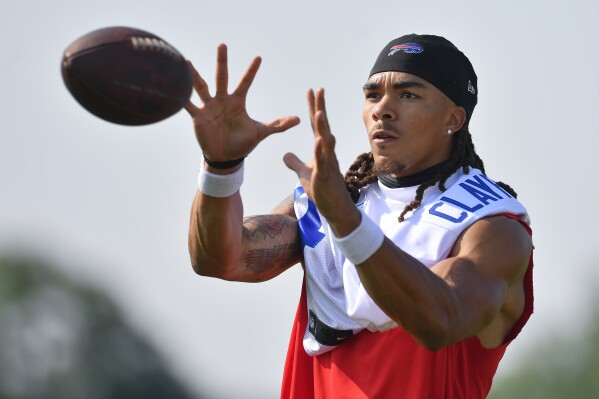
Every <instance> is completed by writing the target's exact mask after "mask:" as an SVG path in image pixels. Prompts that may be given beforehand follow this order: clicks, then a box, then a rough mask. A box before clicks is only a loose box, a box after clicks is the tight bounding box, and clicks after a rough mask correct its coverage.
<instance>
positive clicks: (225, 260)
mask: <svg viewBox="0 0 599 399" xmlns="http://www.w3.org/2000/svg"><path fill="white" fill-rule="evenodd" d="M242 231H243V204H242V201H241V196H240V194H239V192H237V193H235V194H233V195H231V196H229V197H224V198H215V197H210V196H207V195H205V194H203V193H202V192H201V191H198V192H197V193H196V196H195V198H194V201H193V205H192V210H191V220H190V226H189V252H190V257H191V262H192V265H193V268H194V270H195V271H196V273H198V274H201V275H207V276H212V277H220V278H228V276H229V275H230V273H231V271H232V270H235V269H236V268H237V267H239V265H240V263H241V262H242V258H243V256H242Z"/></svg>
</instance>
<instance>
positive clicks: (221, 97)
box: [185, 44, 300, 162]
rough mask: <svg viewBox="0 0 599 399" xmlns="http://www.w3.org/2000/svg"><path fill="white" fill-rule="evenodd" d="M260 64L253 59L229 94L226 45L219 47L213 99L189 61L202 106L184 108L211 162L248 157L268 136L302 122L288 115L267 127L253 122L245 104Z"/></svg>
mask: <svg viewBox="0 0 599 399" xmlns="http://www.w3.org/2000/svg"><path fill="white" fill-rule="evenodd" d="M260 63H261V58H260V57H256V58H254V60H253V61H252V63H251V64H250V66H249V68H248V69H247V71H246V72H245V74H244V76H243V78H242V79H241V81H240V82H239V85H238V86H237V88H236V89H235V91H234V92H233V93H231V94H229V93H228V80H229V72H228V67H227V46H226V45H224V44H221V45H219V46H218V48H217V64H216V93H215V95H214V96H211V95H210V92H209V90H208V85H207V84H206V82H205V81H204V79H202V77H201V76H200V74H199V73H198V71H196V70H195V68H194V67H193V65H192V64H191V62H189V67H190V68H191V72H192V74H193V78H194V88H195V91H196V92H197V93H198V96H199V97H200V100H201V101H202V105H201V106H199V107H198V106H196V105H194V104H193V103H192V102H191V101H189V102H188V103H187V104H186V105H185V109H186V110H187V112H188V113H189V115H191V117H192V120H193V125H194V130H195V134H196V138H197V140H198V143H199V144H200V147H201V148H202V151H203V152H204V155H205V156H206V158H208V159H209V160H210V161H215V162H223V161H231V160H234V159H238V158H242V157H245V156H247V155H248V154H249V153H250V152H251V151H252V150H253V149H254V148H255V147H256V146H257V145H258V143H260V141H262V140H264V139H265V138H266V137H268V136H269V135H271V134H273V133H280V132H283V131H285V130H287V129H289V128H291V127H293V126H296V125H297V124H299V122H300V120H299V118H298V117H297V116H286V117H282V118H278V119H275V120H274V121H272V122H270V123H268V124H264V123H261V122H258V121H255V120H253V119H252V118H250V117H249V115H248V114H247V111H246V105H245V101H246V97H247V93H248V90H249V88H250V86H251V85H252V82H253V81H254V77H255V76H256V73H257V72H258V68H259V67H260Z"/></svg>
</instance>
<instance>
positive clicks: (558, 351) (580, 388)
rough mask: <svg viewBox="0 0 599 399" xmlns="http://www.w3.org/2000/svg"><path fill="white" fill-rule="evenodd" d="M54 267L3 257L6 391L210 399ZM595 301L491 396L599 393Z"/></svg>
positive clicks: (103, 301) (0, 371) (101, 300)
mask: <svg viewBox="0 0 599 399" xmlns="http://www.w3.org/2000/svg"><path fill="white" fill-rule="evenodd" d="M58 270H59V269H58V268H56V267H55V265H52V264H50V263H48V262H46V261H44V260H42V259H40V258H36V257H32V256H31V255H20V254H4V255H0V398H2V399H5V398H6V399H21V398H22V399H29V398H31V399H33V398H62V399H71V398H72V399H79V398H86V399H94V398H98V399H101V398H115V399H116V398H128V399H129V398H140V399H141V398H149V399H152V398H171V399H179V398H180V399H184V398H192V397H195V398H200V397H209V396H207V395H206V396H198V395H201V394H200V393H197V392H195V393H194V394H190V392H192V390H191V389H189V388H188V387H186V386H185V385H184V383H183V382H181V381H179V380H178V379H177V378H176V377H174V376H173V373H172V372H171V371H170V370H169V368H168V365H167V364H166V363H165V362H163V360H162V359H161V355H160V353H158V351H157V350H156V349H155V348H153V347H152V346H151V345H150V344H149V343H148V342H147V340H145V339H144V337H143V335H141V334H140V333H139V332H136V331H134V330H133V328H132V327H131V326H129V325H127V323H126V321H125V320H124V318H123V317H122V316H121V313H120V311H119V309H118V308H117V307H116V305H115V303H114V302H113V301H112V300H111V299H110V298H109V296H108V295H107V294H105V293H102V292H101V291H100V290H99V289H98V288H92V287H90V286H89V285H88V284H87V283H82V282H78V281H73V280H72V279H69V278H67V277H66V276H65V275H64V274H62V273H61V272H59V271H58ZM131 289H132V290H134V289H135V287H131ZM590 309H592V310H593V311H592V312H590V313H589V315H588V316H589V317H588V322H587V323H586V324H585V326H584V328H583V329H581V330H579V331H578V333H577V335H578V338H577V339H572V336H569V337H568V339H566V338H564V337H562V336H561V335H555V334H553V333H552V332H551V331H548V332H547V335H546V336H545V337H544V338H543V339H542V340H539V341H538V342H537V344H536V345H534V346H532V347H530V348H528V350H527V353H528V355H527V356H525V360H524V361H522V362H521V363H520V365H519V366H517V367H515V368H513V369H512V370H511V371H510V372H509V373H507V374H504V375H503V376H501V377H500V378H498V379H496V381H495V383H494V385H493V389H492V390H491V394H490V395H489V398H490V399H537V398H538V399H564V398H568V399H578V398H581V399H582V398H584V399H588V398H595V397H599V378H597V377H598V376H599V311H597V309H596V308H594V307H592V306H590ZM533 317H534V315H533ZM577 328H580V326H577ZM508 355H509V349H508ZM198 372H201V371H198Z"/></svg>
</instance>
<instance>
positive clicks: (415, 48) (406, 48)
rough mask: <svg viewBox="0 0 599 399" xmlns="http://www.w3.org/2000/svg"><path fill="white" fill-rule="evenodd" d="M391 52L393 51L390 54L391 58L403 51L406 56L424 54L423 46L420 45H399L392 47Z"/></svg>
mask: <svg viewBox="0 0 599 399" xmlns="http://www.w3.org/2000/svg"><path fill="white" fill-rule="evenodd" d="M389 50H391V52H390V53H389V56H392V55H393V54H395V53H397V52H398V51H403V52H404V53H406V54H418V53H422V52H423V51H424V49H423V48H422V46H421V45H419V44H418V43H404V44H398V45H396V46H393V47H391V48H390V49H389Z"/></svg>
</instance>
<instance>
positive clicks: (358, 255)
mask: <svg viewBox="0 0 599 399" xmlns="http://www.w3.org/2000/svg"><path fill="white" fill-rule="evenodd" d="M360 213H361V214H362V220H361V221H360V224H359V225H358V227H356V229H355V230H354V231H352V232H351V233H349V234H348V235H346V236H345V237H341V238H338V237H335V235H334V234H333V242H334V243H335V245H337V248H339V249H340V250H341V252H342V253H343V255H345V257H346V258H347V260H349V261H350V262H351V263H353V264H354V265H359V264H360V263H363V262H364V261H366V260H367V259H368V258H370V257H371V256H372V254H374V253H375V252H376V251H377V250H378V249H379V248H380V247H381V245H383V241H384V240H385V234H383V230H381V228H380V227H379V226H377V225H376V224H375V223H374V222H373V221H372V219H370V218H369V217H368V216H366V214H364V212H360Z"/></svg>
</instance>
